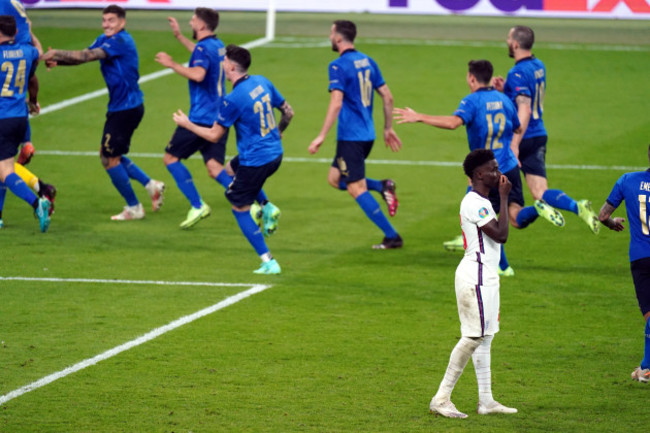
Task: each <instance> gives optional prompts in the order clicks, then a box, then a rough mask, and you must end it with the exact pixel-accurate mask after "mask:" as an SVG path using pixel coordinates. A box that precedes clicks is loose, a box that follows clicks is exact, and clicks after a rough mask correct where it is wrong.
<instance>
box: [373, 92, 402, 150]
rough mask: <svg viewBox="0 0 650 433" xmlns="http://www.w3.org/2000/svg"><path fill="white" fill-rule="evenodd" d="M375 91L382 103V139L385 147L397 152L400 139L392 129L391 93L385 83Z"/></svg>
mask: <svg viewBox="0 0 650 433" xmlns="http://www.w3.org/2000/svg"><path fill="white" fill-rule="evenodd" d="M377 93H379V95H380V96H381V100H382V102H383V103H384V141H385V142H386V146H387V147H390V149H391V150H392V151H393V152H397V151H399V150H400V149H401V148H402V140H400V139H399V137H398V136H397V133H396V132H395V130H394V129H393V104H394V103H393V94H392V93H391V92H390V89H389V88H388V85H387V84H384V85H383V86H381V87H379V88H377Z"/></svg>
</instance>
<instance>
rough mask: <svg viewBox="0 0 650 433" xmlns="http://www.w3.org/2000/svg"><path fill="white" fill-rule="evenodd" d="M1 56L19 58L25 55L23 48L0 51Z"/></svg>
mask: <svg viewBox="0 0 650 433" xmlns="http://www.w3.org/2000/svg"><path fill="white" fill-rule="evenodd" d="M2 57H3V58H5V59H20V58H23V57H25V55H24V54H23V50H7V51H3V52H2Z"/></svg>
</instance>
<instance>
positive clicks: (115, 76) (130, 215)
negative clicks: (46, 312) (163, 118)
mask: <svg viewBox="0 0 650 433" xmlns="http://www.w3.org/2000/svg"><path fill="white" fill-rule="evenodd" d="M125 26H126V11H125V10H124V9H122V8H121V7H119V6H117V5H110V6H107V7H106V8H104V10H103V12H102V28H103V29H104V34H103V35H101V36H99V37H98V38H97V39H96V40H95V42H93V44H92V45H91V46H90V47H89V48H86V49H84V50H76V51H68V50H54V49H51V48H50V49H49V50H48V51H47V52H46V53H45V54H43V56H42V57H41V59H42V60H44V61H45V62H46V65H47V66H48V67H53V66H57V65H62V66H73V65H80V64H82V63H86V62H91V61H94V60H99V62H100V64H101V72H102V75H103V77H104V81H105V82H106V86H107V87H108V96H109V100H108V112H107V113H106V123H105V124H104V132H103V134H102V142H101V148H100V159H101V161H102V165H103V166H104V168H105V169H106V173H108V175H109V176H110V178H111V181H112V182H113V185H114V186H115V188H116V189H117V191H118V192H119V193H120V195H121V196H122V197H123V198H124V200H125V201H126V206H125V207H124V210H123V211H122V212H120V213H119V214H117V215H113V216H112V217H111V219H112V220H115V221H125V220H136V219H142V218H144V208H143V207H142V204H141V203H140V201H139V200H138V198H137V197H136V195H135V192H134V191H133V188H132V186H131V180H130V179H135V180H137V181H138V182H140V183H141V184H142V185H143V186H144V187H145V189H146V190H147V192H148V193H149V196H150V197H151V201H152V207H153V210H154V212H156V211H157V210H159V209H160V206H161V205H162V202H163V192H164V190H165V184H164V183H162V182H160V181H157V180H154V179H151V178H150V177H149V176H148V175H147V174H146V173H145V172H144V171H142V169H140V167H138V166H137V165H135V163H134V162H133V161H131V160H130V159H129V158H127V157H126V154H127V153H128V152H129V147H130V145H131V137H132V136H133V132H134V131H135V129H136V128H137V127H138V125H139V124H140V121H141V120H142V116H143V115H144V100H143V96H142V91H140V86H139V85H138V79H139V78H140V74H139V72H138V51H137V49H136V47H135V42H134V41H133V38H132V37H131V35H130V34H129V33H128V32H127V31H126V30H125V29H124V27H125Z"/></svg>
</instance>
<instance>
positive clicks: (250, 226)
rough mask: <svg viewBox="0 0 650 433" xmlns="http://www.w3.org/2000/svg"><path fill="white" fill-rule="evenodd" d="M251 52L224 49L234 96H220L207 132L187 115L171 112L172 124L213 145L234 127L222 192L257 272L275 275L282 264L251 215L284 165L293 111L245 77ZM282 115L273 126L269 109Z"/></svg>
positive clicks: (261, 83) (264, 83)
mask: <svg viewBox="0 0 650 433" xmlns="http://www.w3.org/2000/svg"><path fill="white" fill-rule="evenodd" d="M250 64H251V55H250V52H249V51H248V50H247V49H245V48H242V47H238V46H236V45H228V47H226V58H225V61H224V71H225V74H226V78H227V79H228V81H230V82H231V83H232V84H233V89H232V92H230V93H229V94H228V95H227V96H226V97H224V99H223V101H222V103H221V107H220V108H219V115H218V117H217V121H216V122H215V123H214V124H213V125H212V127H211V128H206V127H204V126H201V125H197V124H195V123H193V122H192V121H191V120H190V119H189V118H188V117H187V115H185V113H183V112H182V111H180V110H179V111H178V112H177V113H174V121H175V122H176V124H178V126H180V127H183V128H185V129H187V130H189V131H191V132H193V133H195V134H196V135H198V136H201V137H203V138H205V139H206V140H209V141H211V142H217V141H219V139H221V137H223V135H224V134H225V133H226V131H227V130H228V128H230V127H231V126H233V125H234V127H235V131H236V132H237V151H238V152H239V155H238V156H237V157H235V158H233V160H231V161H229V162H228V164H227V165H228V166H229V167H226V168H227V169H228V170H230V171H232V172H233V173H234V175H235V177H234V179H233V182H232V183H231V184H230V186H229V187H228V189H227V190H226V198H227V199H228V200H229V201H230V203H231V204H232V212H233V214H234V216H235V219H236V220H237V224H239V228H240V229H241V231H242V233H243V234H244V236H246V239H248V242H249V243H250V244H251V246H252V247H253V248H254V249H255V252H256V253H257V254H258V255H259V256H260V259H262V265H261V266H260V268H259V269H257V270H256V271H254V272H255V273H256V274H279V273H280V272H281V268H280V265H279V264H278V262H277V261H276V260H275V259H274V258H273V256H272V255H271V252H270V251H269V248H268V247H267V246H266V242H265V241H264V235H263V234H262V233H261V231H260V229H259V228H258V227H257V224H256V223H255V221H254V220H253V218H252V217H251V214H250V208H251V204H253V202H254V201H255V198H256V197H257V196H258V195H259V193H260V191H261V190H262V186H263V185H264V182H265V181H266V179H268V178H269V177H270V176H271V175H272V174H273V173H275V172H276V171H277V169H278V168H279V167H280V163H281V162H282V153H283V151H282V142H281V139H280V134H281V133H282V132H283V131H284V130H285V129H286V128H287V126H289V122H290V121H291V118H292V117H293V109H292V108H291V106H290V105H289V104H288V103H287V101H286V100H285V99H284V97H283V96H282V95H281V94H280V92H278V91H277V89H276V88H275V87H274V86H273V84H272V83H271V82H270V81H269V80H267V79H266V78H264V77H262V76H261V75H248V68H249V66H250ZM274 108H277V109H278V110H280V112H281V113H282V118H281V119H280V122H279V123H278V124H277V125H276V121H275V117H274V114H273V109H274Z"/></svg>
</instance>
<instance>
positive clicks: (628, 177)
mask: <svg viewBox="0 0 650 433" xmlns="http://www.w3.org/2000/svg"><path fill="white" fill-rule="evenodd" d="M623 200H625V210H626V211H627V222H628V224H629V226H630V261H634V260H638V259H643V258H646V257H650V230H649V229H648V225H649V224H650V220H649V219H648V215H650V170H646V171H638V172H634V173H626V174H624V175H623V176H621V177H620V178H619V179H618V181H617V182H616V184H615V185H614V188H613V189H612V192H611V193H610V194H609V197H607V203H609V204H611V205H612V206H614V207H618V206H619V205H620V204H621V202H622V201H623Z"/></svg>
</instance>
